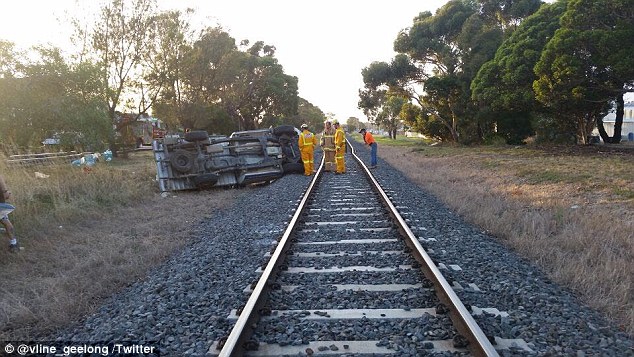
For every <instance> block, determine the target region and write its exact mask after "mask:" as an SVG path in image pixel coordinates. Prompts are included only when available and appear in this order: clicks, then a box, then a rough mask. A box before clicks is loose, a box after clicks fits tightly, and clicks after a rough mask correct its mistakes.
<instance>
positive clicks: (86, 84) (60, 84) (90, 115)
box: [0, 47, 111, 150]
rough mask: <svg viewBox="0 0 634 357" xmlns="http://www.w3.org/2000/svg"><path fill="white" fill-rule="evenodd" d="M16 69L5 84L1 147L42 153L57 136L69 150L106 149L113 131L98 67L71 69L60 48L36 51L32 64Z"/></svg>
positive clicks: (0, 89)
mask: <svg viewBox="0 0 634 357" xmlns="http://www.w3.org/2000/svg"><path fill="white" fill-rule="evenodd" d="M14 63H15V68H14V69H13V70H12V73H11V74H10V75H7V76H3V77H2V78H0V97H1V98H2V100H0V125H1V126H2V131H1V133H2V134H0V137H1V138H2V142H4V143H10V144H14V145H17V146H18V147H20V148H28V147H39V146H41V141H42V140H43V139H45V138H47V137H51V136H55V137H56V138H58V139H60V144H61V145H62V147H64V148H77V147H81V149H89V150H98V149H101V148H102V143H103V142H104V140H105V139H106V138H107V135H106V133H107V131H108V129H109V128H110V127H111V125H110V122H109V121H108V119H107V115H106V113H107V111H106V108H105V106H104V105H103V102H102V101H101V98H102V97H101V94H102V92H101V91H102V89H103V87H102V84H101V83H100V72H99V71H98V68H97V67H96V66H95V65H94V64H93V63H89V62H81V63H78V64H73V63H70V62H68V61H67V60H66V59H65V58H64V57H63V56H62V54H61V51H60V49H58V48H55V47H36V48H33V49H32V54H31V56H30V59H29V60H25V61H17V60H15V61H14Z"/></svg>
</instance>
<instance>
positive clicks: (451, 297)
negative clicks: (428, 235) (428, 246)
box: [346, 139, 499, 356]
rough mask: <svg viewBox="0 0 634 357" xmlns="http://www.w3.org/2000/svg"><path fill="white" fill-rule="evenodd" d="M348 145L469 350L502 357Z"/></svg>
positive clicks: (478, 354)
mask: <svg viewBox="0 0 634 357" xmlns="http://www.w3.org/2000/svg"><path fill="white" fill-rule="evenodd" d="M346 141H347V139H346ZM348 145H349V146H350V149H351V152H352V156H353V157H354V158H355V160H356V161H357V162H358V163H359V165H360V166H361V167H362V168H363V171H364V173H365V175H366V176H367V177H368V179H369V180H370V181H371V182H372V185H373V187H374V189H375V190H376V191H377V192H378V193H379V196H380V198H381V200H382V201H383V203H384V204H385V205H386V206H387V207H388V208H389V213H390V215H391V216H392V217H393V218H394V219H395V220H396V222H397V223H398V227H399V230H400V231H401V233H403V235H404V236H405V237H407V239H406V243H407V245H408V246H410V248H412V250H413V251H412V254H414V255H415V257H416V258H417V260H418V261H419V263H421V269H423V273H424V274H425V276H426V277H427V278H428V279H430V280H432V281H433V282H434V285H435V286H436V287H439V288H437V289H435V291H436V294H437V295H438V298H439V299H440V301H442V302H443V303H445V304H446V305H448V306H449V307H450V309H449V310H450V311H449V316H450V318H451V320H452V321H453V323H454V326H455V327H456V329H457V330H458V331H459V332H460V333H462V334H463V335H464V337H466V338H467V340H468V341H469V342H470V343H469V346H468V348H469V349H470V350H471V351H472V353H473V354H474V355H476V356H499V354H498V353H497V351H496V350H495V348H494V347H493V345H492V344H491V342H490V341H489V339H488V338H487V337H486V335H485V334H484V332H482V329H481V328H480V326H479V325H478V324H477V323H476V321H475V320H474V319H473V316H471V313H469V311H468V310H467V308H466V307H465V306H464V304H463V303H462V301H461V300H460V298H458V295H456V292H455V291H454V290H453V288H452V287H451V285H449V283H448V282H447V280H446V279H445V277H444V276H443V275H442V273H441V272H440V270H439V269H438V267H436V264H435V263H434V261H433V260H432V259H431V257H430V256H429V254H427V252H426V251H425V249H424V248H423V246H422V245H421V244H420V242H419V241H418V239H417V238H416V236H415V235H414V233H413V232H412V230H411V229H410V228H409V226H408V225H407V223H406V222H405V220H404V219H403V217H402V216H401V215H400V213H398V210H397V209H396V207H395V206H394V204H392V201H391V200H390V199H389V197H388V196H387V194H386V193H385V191H384V190H383V188H382V187H381V185H380V184H379V183H378V181H376V179H375V178H374V176H373V175H372V173H371V172H370V170H369V169H368V167H367V166H366V165H365V164H364V163H363V160H361V158H359V156H357V154H356V153H355V149H354V147H352V145H350V142H349V141H348Z"/></svg>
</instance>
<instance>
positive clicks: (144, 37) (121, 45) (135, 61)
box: [75, 0, 158, 153]
mask: <svg viewBox="0 0 634 357" xmlns="http://www.w3.org/2000/svg"><path fill="white" fill-rule="evenodd" d="M156 15H157V5H156V1H155V0H110V2H108V3H106V4H105V5H103V6H102V7H101V9H100V12H99V15H98V17H97V20H96V21H95V22H94V24H93V26H92V28H89V27H83V26H77V27H76V31H77V34H76V37H75V38H78V39H87V41H86V42H85V43H84V44H83V45H84V48H83V50H82V51H83V52H82V57H86V58H94V59H95V60H96V62H97V63H98V64H99V66H100V67H101V76H102V83H103V84H104V86H105V90H104V91H103V93H104V97H103V99H102V100H103V102H104V103H105V104H106V106H107V108H108V116H109V118H110V120H111V122H112V123H113V124H116V121H117V114H116V112H117V111H118V110H122V109H123V107H129V108H134V109H136V110H137V111H138V112H139V114H140V113H143V112H145V111H147V110H148V109H149V108H150V107H151V106H152V100H153V99H155V98H156V91H157V90H158V89H157V88H153V90H154V91H155V92H153V93H148V92H147V90H148V88H147V87H146V86H145V82H144V81H143V80H142V73H143V66H145V65H146V62H145V61H146V60H147V59H148V58H149V56H150V54H149V52H151V51H152V50H153V48H154V47H153V45H154V42H153V41H152V37H151V35H152V31H151V30H152V26H153V23H154V20H155V19H156ZM81 22H82V21H81V20H77V21H76V23H81ZM148 98H149V99H148ZM109 142H110V146H111V147H112V148H113V149H115V150H114V151H115V153H116V149H117V144H116V143H115V135H114V131H111V132H110V139H109Z"/></svg>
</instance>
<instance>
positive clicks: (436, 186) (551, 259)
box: [356, 138, 634, 334]
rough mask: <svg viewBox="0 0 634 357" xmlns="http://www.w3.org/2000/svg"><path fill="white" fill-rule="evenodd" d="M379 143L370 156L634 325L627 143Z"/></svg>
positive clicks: (632, 200)
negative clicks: (374, 155)
mask: <svg viewBox="0 0 634 357" xmlns="http://www.w3.org/2000/svg"><path fill="white" fill-rule="evenodd" d="M356 139H357V140H359V141H360V138H356ZM379 145H380V146H379V150H378V153H379V158H381V159H383V160H385V161H387V162H388V163H389V164H390V165H392V166H394V167H396V168H398V169H399V170H401V171H402V172H404V173H405V175H407V176H408V177H409V178H410V179H411V180H412V181H413V182H415V183H417V184H418V185H420V186H421V187H423V188H425V189H427V190H428V191H430V192H432V193H433V194H434V195H436V196H437V197H439V199H441V200H442V201H443V202H444V203H445V204H446V205H447V206H449V207H450V208H451V209H453V210H455V211H456V212H457V213H459V214H460V215H461V216H463V217H464V218H465V219H466V220H467V221H469V222H471V223H473V224H475V225H477V226H479V227H481V228H482V229H484V230H486V231H488V232H490V233H491V234H493V235H495V236H497V237H498V239H499V240H500V241H501V242H502V243H503V244H505V245H506V246H508V247H509V248H511V249H513V250H515V251H517V252H518V253H519V254H520V255H522V256H524V257H525V258H527V259H529V260H531V261H533V262H535V263H536V264H537V265H538V266H540V268H541V269H542V270H543V271H544V272H545V273H546V274H547V275H548V276H549V277H550V278H552V279H553V280H554V281H556V282H558V283H559V284H562V285H564V286H566V287H568V288H570V289H571V290H573V291H574V292H575V293H576V294H577V295H578V296H579V297H580V298H581V300H582V301H584V302H585V303H587V304H588V305H589V306H591V307H593V308H595V309H597V310H599V311H601V312H603V313H604V314H606V315H607V316H608V317H609V318H611V319H612V320H614V321H616V323H618V324H619V326H620V327H621V328H622V329H623V330H625V331H627V332H629V333H630V334H632V333H634V265H633V264H632V261H634V219H633V218H632V212H634V197H633V195H632V192H634V181H633V180H632V178H634V150H627V149H623V150H620V149H616V150H614V149H611V148H608V147H576V148H570V147H530V146H527V147H511V146H504V147H458V146H442V145H441V146H429V145H427V144H426V143H424V142H423V141H421V140H415V139H398V140H396V141H391V140H390V139H382V140H381V141H380V142H379Z"/></svg>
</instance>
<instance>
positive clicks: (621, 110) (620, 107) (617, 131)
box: [612, 93, 625, 144]
mask: <svg viewBox="0 0 634 357" xmlns="http://www.w3.org/2000/svg"><path fill="white" fill-rule="evenodd" d="M624 114H625V103H624V101H623V93H619V95H618V96H617V97H616V119H614V135H612V143H613V144H618V143H620V142H621V131H622V130H623V115H624Z"/></svg>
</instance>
